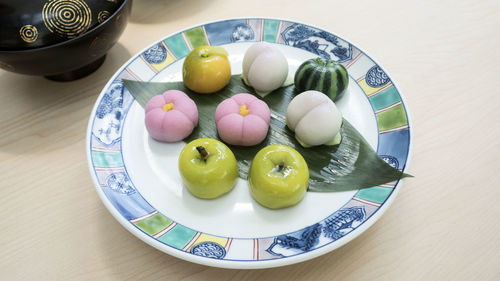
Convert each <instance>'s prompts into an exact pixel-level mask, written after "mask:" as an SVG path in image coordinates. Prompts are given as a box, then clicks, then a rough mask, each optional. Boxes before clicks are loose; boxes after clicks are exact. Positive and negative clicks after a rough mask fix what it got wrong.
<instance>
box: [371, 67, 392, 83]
mask: <svg viewBox="0 0 500 281" xmlns="http://www.w3.org/2000/svg"><path fill="white" fill-rule="evenodd" d="M390 80H391V79H390V78H389V76H387V74H386V73H385V72H384V71H383V70H382V68H380V66H378V65H375V66H373V67H372V68H370V69H369V70H368V72H367V73H366V76H365V81H366V84H368V86H370V87H372V88H378V87H382V86H384V85H385V84H387V83H388V82H389V81H390Z"/></svg>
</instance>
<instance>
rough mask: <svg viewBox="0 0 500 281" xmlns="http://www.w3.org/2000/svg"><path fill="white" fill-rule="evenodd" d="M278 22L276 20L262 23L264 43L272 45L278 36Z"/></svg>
mask: <svg viewBox="0 0 500 281" xmlns="http://www.w3.org/2000/svg"><path fill="white" fill-rule="evenodd" d="M279 25H280V22H279V21H277V20H265V21H264V41H267V42H271V43H274V42H276V38H277V36H278V27H279Z"/></svg>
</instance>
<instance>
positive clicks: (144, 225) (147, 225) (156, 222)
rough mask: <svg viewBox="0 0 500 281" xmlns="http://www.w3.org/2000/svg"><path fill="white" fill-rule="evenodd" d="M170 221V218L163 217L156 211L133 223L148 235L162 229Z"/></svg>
mask: <svg viewBox="0 0 500 281" xmlns="http://www.w3.org/2000/svg"><path fill="white" fill-rule="evenodd" d="M171 223H172V221H171V220H170V219H168V218H167V217H165V216H164V215H162V214H160V213H157V214H154V215H152V216H150V217H148V218H146V219H143V220H141V221H138V222H135V225H137V227H139V228H140V229H142V231H144V232H146V233H147V234H149V235H154V234H156V233H158V232H160V231H162V230H163V229H165V228H167V226H169V225H170V224H171Z"/></svg>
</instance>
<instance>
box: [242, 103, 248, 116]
mask: <svg viewBox="0 0 500 281" xmlns="http://www.w3.org/2000/svg"><path fill="white" fill-rule="evenodd" d="M248 113H250V110H248V108H247V106H246V105H242V106H240V115H241V116H247V115H248Z"/></svg>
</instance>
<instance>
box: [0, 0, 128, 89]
mask: <svg viewBox="0 0 500 281" xmlns="http://www.w3.org/2000/svg"><path fill="white" fill-rule="evenodd" d="M33 2H34V1H33ZM37 2H38V1H37ZM87 2H88V3H89V4H86V2H85V1H84V0H48V1H45V2H44V3H45V4H39V3H38V5H39V6H40V5H41V7H42V12H39V13H38V14H29V13H24V14H22V16H10V17H4V16H3V15H7V14H9V13H17V10H16V9H14V8H12V7H10V6H8V5H6V4H2V3H0V15H2V17H1V18H2V19H0V23H1V24H2V31H0V36H1V37H0V68H3V69H5V70H7V71H11V72H16V73H20V74H28V75H40V76H45V77H46V78H48V79H51V80H57V81H71V80H75V79H78V78H81V77H84V76H86V75H88V74H90V73H92V72H93V71H95V70H96V69H98V68H99V67H100V66H101V65H102V63H103V62H104V59H105V56H106V53H107V51H108V50H109V49H110V48H111V47H112V46H113V45H114V44H115V43H116V42H117V41H118V38H119V37H120V35H121V34H122V32H123V30H124V29H125V26H126V24H127V19H128V17H129V15H130V10H131V6H132V0H114V1H112V0H101V2H111V3H116V9H115V10H114V11H109V12H108V11H107V10H106V13H104V12H103V11H100V12H94V11H93V10H91V9H90V7H91V6H92V3H94V2H92V1H89V0H87ZM64 3H70V4H71V3H72V5H73V4H74V3H78V4H79V5H80V6H78V7H73V6H71V7H72V8H73V9H70V8H71V7H69V6H63V4H64ZM82 5H83V7H84V8H83V10H82ZM107 5H108V6H106V8H107V9H108V10H111V9H110V8H112V6H109V4H107ZM27 6H29V5H27ZM61 7H66V8H61ZM100 7H101V9H102V8H103V6H100ZM87 8H89V9H90V10H89V11H90V12H89V14H88V15H87V17H85V13H86V9H87ZM51 9H52V10H51ZM28 10H29V9H28ZM98 10H99V9H98V8H96V11H98ZM82 11H83V12H82ZM49 13H52V14H49ZM75 13H80V14H79V15H76V16H75ZM81 13H84V14H83V15H82V14H81ZM99 13H100V14H101V16H100V17H99V16H98V15H99ZM95 14H97V17H96V18H95V19H94V17H95ZM50 15H58V17H60V19H59V22H57V21H56V19H54V17H50ZM28 17H30V18H31V19H32V20H33V21H32V22H36V18H38V20H39V19H40V17H42V21H39V22H41V23H38V24H37V25H29V24H25V25H22V24H23V22H21V21H20V19H23V18H28ZM65 17H67V18H65ZM6 20H11V23H10V24H8V23H6V22H4V21H6ZM71 20H73V22H71ZM82 21H83V22H82ZM12 22H14V23H12ZM24 23H25V22H24ZM14 25H16V28H11V27H13V26H14ZM19 25H22V26H21V27H19V31H18V33H16V34H15V35H14V34H13V33H15V32H9V33H7V31H5V30H7V29H9V28H11V30H14V31H15V30H17V26H19ZM30 26H31V27H30ZM36 26H38V28H37V27H36ZM82 26H84V27H82ZM4 27H5V28H4ZM23 27H25V28H24V29H23ZM82 28H83V29H82ZM65 32H66V35H65ZM78 32H81V33H78ZM35 33H36V34H35ZM16 36H17V37H16ZM19 38H21V39H19ZM32 40H34V41H33V42H31V43H30V42H29V41H32ZM37 41H38V42H37ZM35 42H37V44H38V45H30V44H34V43H35ZM33 46H34V47H33Z"/></svg>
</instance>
